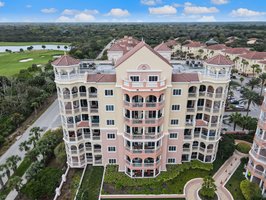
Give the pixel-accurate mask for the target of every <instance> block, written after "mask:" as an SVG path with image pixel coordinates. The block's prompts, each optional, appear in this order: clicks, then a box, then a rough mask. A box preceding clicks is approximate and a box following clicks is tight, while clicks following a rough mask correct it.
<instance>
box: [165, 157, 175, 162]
mask: <svg viewBox="0 0 266 200" xmlns="http://www.w3.org/2000/svg"><path fill="white" fill-rule="evenodd" d="M167 162H168V163H176V161H175V158H168V159H167Z"/></svg>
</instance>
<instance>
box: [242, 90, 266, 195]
mask: <svg viewBox="0 0 266 200" xmlns="http://www.w3.org/2000/svg"><path fill="white" fill-rule="evenodd" d="M265 147H266V93H264V101H263V103H262V105H261V113H260V116H259V122H258V127H257V130H256V133H255V136H254V141H253V144H252V148H251V150H250V152H249V162H248V165H247V170H246V175H245V176H246V178H247V179H249V180H250V181H251V182H254V183H257V184H258V185H259V187H260V188H261V189H262V194H263V195H264V196H265V195H266V194H265V192H266V191H265V190H266V181H265V180H266V176H265V174H266V171H265V170H266V148H265Z"/></svg>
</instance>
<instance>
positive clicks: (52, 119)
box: [0, 100, 61, 182]
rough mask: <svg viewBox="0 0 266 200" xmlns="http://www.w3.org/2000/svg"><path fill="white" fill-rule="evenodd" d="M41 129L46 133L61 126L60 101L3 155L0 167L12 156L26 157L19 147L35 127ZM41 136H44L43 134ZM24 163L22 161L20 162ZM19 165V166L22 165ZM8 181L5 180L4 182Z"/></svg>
mask: <svg viewBox="0 0 266 200" xmlns="http://www.w3.org/2000/svg"><path fill="white" fill-rule="evenodd" d="M36 126H38V127H41V128H42V129H43V130H44V132H45V131H46V130H48V129H53V128H57V127H59V126H61V119H60V117H59V106H58V101H57V100H55V101H54V102H53V104H52V105H51V106H50V107H49V108H48V109H47V110H46V111H45V112H44V113H43V114H42V115H41V116H40V117H39V118H38V119H37V120H36V121H35V122H34V123H33V124H32V126H30V127H29V128H28V129H27V130H26V131H25V132H24V133H23V135H22V136H20V138H18V139H17V141H16V142H15V143H14V144H13V145H12V146H11V147H10V148H9V149H8V150H7V151H6V152H5V154H3V155H2V156H1V158H0V165H1V164H4V163H5V161H6V159H7V158H8V157H10V156H12V155H18V156H20V157H21V158H22V160H23V158H24V157H25V152H24V151H23V152H21V151H20V150H19V145H20V143H21V142H23V141H25V140H28V138H29V133H30V129H31V128H33V127H36ZM44 132H42V133H41V135H43V133H44ZM20 162H22V161H20ZM20 162H19V163H18V165H19V164H20ZM6 181H7V180H6V179H4V182H6Z"/></svg>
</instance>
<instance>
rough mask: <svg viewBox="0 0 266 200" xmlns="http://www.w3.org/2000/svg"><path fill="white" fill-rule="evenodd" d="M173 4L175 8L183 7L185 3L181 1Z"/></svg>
mask: <svg viewBox="0 0 266 200" xmlns="http://www.w3.org/2000/svg"><path fill="white" fill-rule="evenodd" d="M172 6H174V7H175V8H178V7H182V6H183V5H182V4H179V3H173V4H172Z"/></svg>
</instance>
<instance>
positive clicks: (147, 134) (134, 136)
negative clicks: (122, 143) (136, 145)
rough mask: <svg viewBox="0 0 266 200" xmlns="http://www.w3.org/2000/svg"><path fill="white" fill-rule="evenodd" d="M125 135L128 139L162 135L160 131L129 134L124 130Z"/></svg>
mask: <svg viewBox="0 0 266 200" xmlns="http://www.w3.org/2000/svg"><path fill="white" fill-rule="evenodd" d="M124 135H125V137H126V138H128V139H144V140H145V139H158V138H160V137H161V136H162V132H161V133H157V134H156V133H145V134H144V135H142V134H130V133H126V132H125V134H124Z"/></svg>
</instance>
